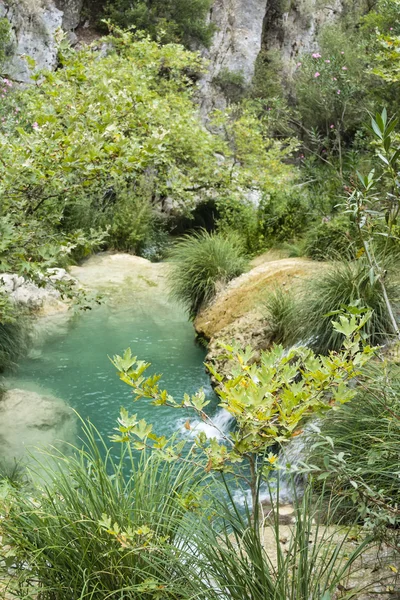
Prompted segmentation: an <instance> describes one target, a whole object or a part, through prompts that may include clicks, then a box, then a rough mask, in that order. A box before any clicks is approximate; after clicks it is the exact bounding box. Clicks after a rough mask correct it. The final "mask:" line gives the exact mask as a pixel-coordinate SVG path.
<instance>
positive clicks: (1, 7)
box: [0, 0, 83, 83]
mask: <svg viewBox="0 0 400 600" xmlns="http://www.w3.org/2000/svg"><path fill="white" fill-rule="evenodd" d="M82 4H83V0H56V2H55V4H54V2H53V0H34V1H32V0H0V18H6V19H8V21H9V22H10V26H11V39H10V42H9V45H8V48H7V56H8V59H7V60H6V63H5V64H4V65H3V67H2V71H3V74H4V75H6V76H7V77H8V78H10V79H12V80H13V81H15V82H17V83H29V82H30V81H31V77H32V74H34V73H35V72H36V71H40V70H53V69H55V68H56V66H57V52H58V44H59V41H60V37H61V36H60V34H61V33H62V30H64V31H65V32H67V33H68V34H69V35H70V39H71V41H72V42H73V41H74V36H73V31H74V30H75V29H76V28H77V27H78V25H79V21H80V14H81V11H82ZM30 59H32V60H33V61H34V63H32V60H30ZM32 64H34V67H32Z"/></svg>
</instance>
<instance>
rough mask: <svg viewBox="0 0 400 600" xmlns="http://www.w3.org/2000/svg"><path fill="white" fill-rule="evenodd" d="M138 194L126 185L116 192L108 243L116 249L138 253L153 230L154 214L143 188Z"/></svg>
mask: <svg viewBox="0 0 400 600" xmlns="http://www.w3.org/2000/svg"><path fill="white" fill-rule="evenodd" d="M142 192H143V194H142V195H139V194H137V193H136V191H135V190H134V189H133V188H130V187H127V188H125V189H121V190H119V191H118V192H117V195H116V201H115V204H114V205H113V206H112V211H109V212H111V214H108V215H107V216H109V219H110V231H109V243H110V245H111V246H112V247H114V248H116V249H117V250H127V251H129V252H133V253H134V254H140V252H141V251H142V250H143V248H144V247H145V245H146V242H147V241H148V240H149V239H150V237H151V234H152V232H153V228H154V223H155V221H156V216H155V214H154V211H153V209H152V206H151V203H150V198H149V197H148V195H146V193H145V190H142Z"/></svg>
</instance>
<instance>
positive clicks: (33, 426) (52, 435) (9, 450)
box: [0, 389, 76, 468]
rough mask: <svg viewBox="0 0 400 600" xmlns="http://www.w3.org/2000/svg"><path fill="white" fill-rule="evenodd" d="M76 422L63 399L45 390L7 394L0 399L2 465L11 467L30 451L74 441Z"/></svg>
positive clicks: (0, 452)
mask: <svg viewBox="0 0 400 600" xmlns="http://www.w3.org/2000/svg"><path fill="white" fill-rule="evenodd" d="M75 433H76V419H75V414H74V412H73V411H72V409H71V408H70V407H69V406H67V404H65V402H64V401H63V400H61V399H60V398H56V397H55V396H52V395H51V394H47V393H46V392H44V391H43V390H38V391H32V390H27V389H10V390H7V391H6V392H5V393H4V394H3V396H2V397H1V399H0V457H1V459H0V461H1V466H2V467H6V468H7V467H11V466H12V465H13V464H14V463H15V462H17V463H18V462H19V461H21V460H22V459H26V458H27V451H29V452H34V451H35V450H36V449H37V448H44V447H47V446H51V445H57V443H58V442H59V441H60V440H63V443H65V442H67V441H69V442H71V441H73V439H74V436H75Z"/></svg>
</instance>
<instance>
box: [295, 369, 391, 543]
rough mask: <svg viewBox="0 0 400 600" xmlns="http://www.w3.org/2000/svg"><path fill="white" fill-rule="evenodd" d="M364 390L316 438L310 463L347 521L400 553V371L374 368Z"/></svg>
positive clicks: (328, 418) (311, 445)
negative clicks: (394, 545) (391, 543)
mask: <svg viewBox="0 0 400 600" xmlns="http://www.w3.org/2000/svg"><path fill="white" fill-rule="evenodd" d="M358 390H359V391H358V394H357V396H356V397H355V398H354V399H353V400H352V401H351V402H350V403H348V404H345V405H343V406H342V407H341V408H340V409H339V410H338V411H330V412H329V413H328V414H327V415H326V416H325V418H324V419H323V420H322V421H320V422H319V423H318V427H315V428H314V430H313V432H311V433H310V435H309V436H308V442H307V444H306V461H307V462H309V463H312V464H314V465H317V466H319V468H320V469H321V471H322V472H324V476H323V477H326V479H325V487H324V489H325V492H329V494H330V497H332V498H333V501H334V502H336V503H338V499H339V498H340V503H341V510H342V511H343V512H344V513H345V514H346V515H347V517H350V518H351V519H355V518H356V517H357V516H358V518H359V520H360V521H361V522H362V523H364V525H365V526H366V527H368V528H370V529H372V530H373V531H374V533H375V534H379V536H383V537H385V538H388V537H390V538H391V539H392V540H393V538H394V539H396V540H397V542H396V543H397V546H398V547H400V535H399V534H400V529H399V528H400V508H399V507H400V479H399V475H400V471H399V456H400V367H399V366H396V365H391V366H390V368H385V366H384V365H383V364H381V363H380V364H378V365H375V366H373V367H369V368H368V372H367V373H366V374H365V376H364V377H363V378H362V379H361V380H360V382H359V386H358Z"/></svg>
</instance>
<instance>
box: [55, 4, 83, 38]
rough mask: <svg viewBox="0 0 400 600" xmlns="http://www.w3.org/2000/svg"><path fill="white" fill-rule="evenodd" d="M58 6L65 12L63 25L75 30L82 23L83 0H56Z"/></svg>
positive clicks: (66, 28)
mask: <svg viewBox="0 0 400 600" xmlns="http://www.w3.org/2000/svg"><path fill="white" fill-rule="evenodd" d="M55 3H56V6H57V8H59V9H60V10H61V11H62V12H63V18H62V27H63V29H64V30H65V31H74V29H76V28H77V27H78V25H79V23H80V19H81V12H82V6H83V0H55Z"/></svg>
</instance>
